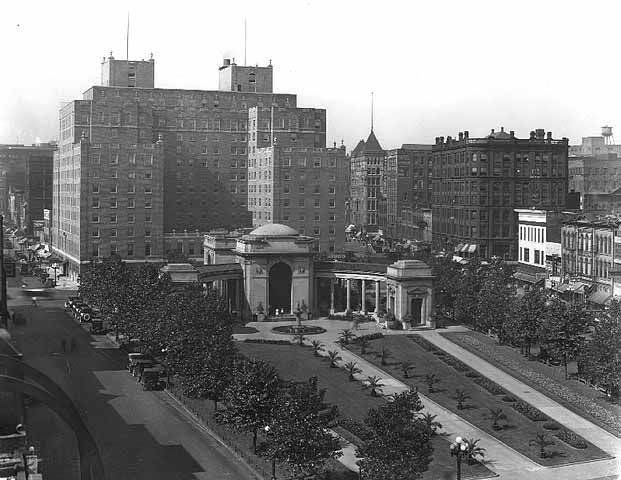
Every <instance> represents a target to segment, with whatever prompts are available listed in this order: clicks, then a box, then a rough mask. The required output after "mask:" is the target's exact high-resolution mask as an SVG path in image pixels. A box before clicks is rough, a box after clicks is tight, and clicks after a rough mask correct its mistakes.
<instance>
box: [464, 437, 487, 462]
mask: <svg viewBox="0 0 621 480" xmlns="http://www.w3.org/2000/svg"><path fill="white" fill-rule="evenodd" d="M480 441H481V439H480V438H477V439H476V440H475V439H474V438H471V439H470V440H468V449H467V450H466V454H467V455H468V457H467V458H468V465H472V464H473V463H474V462H475V461H477V457H479V458H480V459H481V460H482V459H483V457H485V449H484V448H483V447H481V446H479V442H480Z"/></svg>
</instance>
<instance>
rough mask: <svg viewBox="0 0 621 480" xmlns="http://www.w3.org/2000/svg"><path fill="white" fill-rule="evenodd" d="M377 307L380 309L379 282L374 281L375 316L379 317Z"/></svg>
mask: <svg viewBox="0 0 621 480" xmlns="http://www.w3.org/2000/svg"><path fill="white" fill-rule="evenodd" d="M379 307H380V282H379V280H376V281H375V312H374V313H375V316H376V317H379Z"/></svg>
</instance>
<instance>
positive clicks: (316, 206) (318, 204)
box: [314, 198, 321, 208]
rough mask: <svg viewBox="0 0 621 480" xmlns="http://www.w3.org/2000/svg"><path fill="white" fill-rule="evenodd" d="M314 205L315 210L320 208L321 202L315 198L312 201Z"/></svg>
mask: <svg viewBox="0 0 621 480" xmlns="http://www.w3.org/2000/svg"><path fill="white" fill-rule="evenodd" d="M314 204H315V208H319V207H320V206H321V201H320V200H319V199H318V198H316V199H315V200H314Z"/></svg>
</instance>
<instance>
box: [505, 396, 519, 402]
mask: <svg viewBox="0 0 621 480" xmlns="http://www.w3.org/2000/svg"><path fill="white" fill-rule="evenodd" d="M502 401H503V402H517V399H516V398H515V397H512V396H511V395H505V396H504V397H502Z"/></svg>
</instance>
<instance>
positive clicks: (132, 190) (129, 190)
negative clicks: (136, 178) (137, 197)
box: [127, 183, 136, 193]
mask: <svg viewBox="0 0 621 480" xmlns="http://www.w3.org/2000/svg"><path fill="white" fill-rule="evenodd" d="M135 192H136V186H135V185H134V184H133V183H130V184H129V185H127V193H135Z"/></svg>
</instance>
